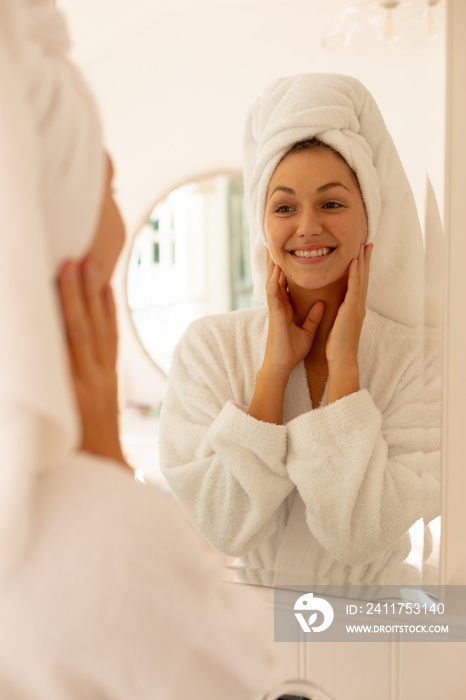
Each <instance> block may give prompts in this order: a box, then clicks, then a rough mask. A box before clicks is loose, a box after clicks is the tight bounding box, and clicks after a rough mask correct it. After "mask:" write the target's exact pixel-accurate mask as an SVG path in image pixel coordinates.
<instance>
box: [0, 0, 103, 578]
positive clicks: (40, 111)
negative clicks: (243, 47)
mask: <svg viewBox="0 0 466 700" xmlns="http://www.w3.org/2000/svg"><path fill="white" fill-rule="evenodd" d="M67 51H68V38H67V34H66V29H65V26H64V23H63V20H62V17H61V15H60V14H59V13H58V11H57V10H56V9H55V8H53V7H51V6H50V4H49V3H48V2H47V3H46V2H40V1H38V2H35V3H28V2H25V1H23V2H21V1H18V0H3V2H2V4H1V5H0V80H1V84H2V93H1V96H0V99H1V102H2V104H1V106H0V192H1V195H0V226H1V230H2V233H1V235H0V241H1V251H0V260H1V261H2V271H1V273H0V285H1V288H0V323H1V325H2V343H0V366H1V370H0V454H1V455H2V462H1V464H0V575H1V573H3V572H5V571H7V570H8V568H9V566H11V565H12V562H13V561H14V560H15V558H16V557H17V556H18V554H19V553H20V552H21V551H22V548H23V547H24V546H25V544H26V542H27V540H28V537H29V533H30V529H31V523H30V518H31V513H32V511H31V508H30V502H31V500H32V499H33V491H34V489H33V486H34V480H35V479H36V478H37V474H38V473H39V472H40V471H42V470H46V469H50V468H53V467H55V466H56V465H58V464H60V463H61V462H62V460H63V459H64V457H65V456H66V455H67V454H69V452H70V451H71V450H72V449H73V446H74V445H75V444H76V443H77V440H78V422H77V419H76V411H75V406H74V400H73V398H72V393H71V385H70V381H69V376H68V366H67V359H66V357H65V353H64V348H63V342H62V330H61V321H60V316H59V313H58V306H57V300H56V294H55V285H54V277H55V273H56V268H57V265H58V263H59V262H60V261H61V260H62V259H63V258H64V257H66V256H77V255H82V254H83V253H84V251H85V250H86V249H87V247H88V246H89V244H90V242H91V240H92V237H93V235H94V230H95V226H96V223H97V220H98V216H99V209H100V205H101V198H102V193H103V187H104V178H105V159H104V153H103V148H102V140H101V133H100V126H99V120H98V116H97V112H96V109H95V106H94V104H93V101H92V99H91V98H90V96H89V93H88V91H87V88H86V86H85V85H84V83H83V81H82V79H81V77H80V76H79V74H78V73H77V71H76V70H75V69H74V68H73V67H72V66H71V65H70V64H69V63H68V61H67V57H66V54H67Z"/></svg>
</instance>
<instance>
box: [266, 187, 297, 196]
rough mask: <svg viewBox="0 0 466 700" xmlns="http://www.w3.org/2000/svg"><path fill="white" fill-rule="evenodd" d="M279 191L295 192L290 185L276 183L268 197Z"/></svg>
mask: <svg viewBox="0 0 466 700" xmlns="http://www.w3.org/2000/svg"><path fill="white" fill-rule="evenodd" d="M277 191H280V192H286V194H296V192H295V191H294V190H292V189H291V187H284V186H283V185H277V187H275V189H274V190H273V192H271V193H270V194H269V198H270V197H271V196H272V195H273V194H275V192H277Z"/></svg>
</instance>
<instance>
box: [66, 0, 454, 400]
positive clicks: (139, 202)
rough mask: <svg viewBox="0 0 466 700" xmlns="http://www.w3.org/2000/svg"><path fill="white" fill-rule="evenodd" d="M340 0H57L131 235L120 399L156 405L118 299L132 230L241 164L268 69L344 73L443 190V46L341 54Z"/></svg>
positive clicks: (415, 168)
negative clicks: (92, 98)
mask: <svg viewBox="0 0 466 700" xmlns="http://www.w3.org/2000/svg"><path fill="white" fill-rule="evenodd" d="M346 4H348V3H347V2H345V1H344V0H327V2H325V3H323V2H321V1H320V0H287V2H286V3H285V2H284V1H280V2H277V1H276V0H234V1H233V0H197V1H196V2H195V1H194V0H152V1H150V2H148V1H147V0H131V2H128V1H127V0H118V1H116V0H80V1H79V2H78V1H77V0H58V5H59V6H60V7H61V8H62V9H64V10H65V12H66V13H67V16H68V17H69V22H70V26H71V30H72V35H73V40H74V44H75V47H76V51H75V54H76V59H77V61H78V62H79V63H80V64H81V66H82V68H83V70H84V72H85V73H86V74H87V76H88V79H89V81H90V83H91V84H92V86H93V87H94V89H95V92H96V94H97V96H98V100H99V104H100V108H101V112H102V116H103V121H104V126H105V132H106V137H107V143H108V146H109V148H110V150H111V153H112V155H113V158H114V161H115V165H116V171H117V177H116V189H117V197H118V200H119V202H120V204H121V207H122V210H123V213H124V216H125V219H126V222H127V226H128V244H127V249H126V251H125V254H124V255H123V258H122V262H121V264H120V267H119V270H118V272H117V275H116V280H115V281H116V288H117V294H118V297H119V301H120V302H122V304H121V308H122V311H121V315H120V316H121V317H120V328H121V337H122V344H121V358H120V364H121V372H122V398H123V400H125V401H136V402H147V403H151V404H157V403H158V402H159V401H160V400H161V398H162V395H163V388H164V380H163V377H162V376H161V375H160V374H159V373H157V372H156V371H155V370H154V368H153V367H152V365H151V363H150V361H149V360H148V358H147V356H146V354H145V353H144V351H143V350H142V349H141V348H140V346H139V344H138V342H137V340H136V339H135V337H134V333H133V330H132V325H131V322H130V320H129V315H128V314H127V312H126V309H125V305H124V302H125V297H124V276H125V264H126V260H127V255H128V251H129V246H130V241H131V237H132V235H133V234H134V232H135V231H136V230H137V228H138V226H139V225H140V223H141V222H142V220H143V218H144V216H145V215H146V214H147V213H148V211H149V210H150V208H151V207H152V205H153V204H154V203H155V201H156V200H157V199H158V198H159V197H160V196H161V195H162V194H164V193H165V192H166V191H167V190H168V189H170V188H171V187H172V186H173V185H176V184H178V183H179V182H180V181H184V180H186V179H187V178H189V177H190V176H196V175H199V174H202V173H205V172H212V171H218V170H224V169H227V170H235V169H240V168H241V141H242V131H243V122H244V116H245V113H246V110H247V108H248V106H249V104H250V103H251V102H252V100H253V99H254V98H255V97H256V96H257V95H258V94H259V92H260V91H261V90H262V89H263V87H264V86H265V85H266V84H267V83H268V82H269V81H271V80H272V79H273V78H275V77H277V76H280V75H290V74H293V73H298V72H308V71H333V72H344V73H349V74H351V75H354V76H356V77H358V78H359V79H360V80H362V81H363V82H364V83H365V84H366V85H367V86H368V87H369V89H370V90H371V91H372V92H373V94H374V96H375V97H376V99H377V100H378V102H379V105H380V107H381V110H382V112H383V114H384V116H385V119H386V121H387V124H388V126H389V128H390V129H391V131H392V134H393V137H394V139H395V142H396V143H397V145H398V148H399V151H400V154H401V156H402V160H403V162H404V164H405V168H406V170H407V171H408V174H409V175H410V177H411V179H412V181H413V183H414V187H415V191H416V194H417V196H418V198H419V199H422V194H423V183H424V180H423V174H424V168H425V167H427V168H428V170H429V172H430V175H431V177H432V180H433V184H434V186H435V188H436V191H437V195H438V197H439V200H440V203H441V202H442V199H443V148H444V142H443V125H444V56H443V49H442V46H440V47H438V48H437V49H434V50H432V51H429V52H427V51H425V50H409V51H406V50H405V51H402V50H399V51H388V50H380V51H379V52H377V53H376V54H374V55H372V56H367V55H360V56H358V55H341V54H332V53H330V52H328V51H324V50H323V49H322V48H321V46H320V40H321V37H322V34H323V32H324V31H325V29H326V28H327V27H328V26H329V24H330V23H331V22H332V20H333V19H334V17H335V16H336V14H337V12H338V10H339V9H340V8H341V7H343V6H344V5H346Z"/></svg>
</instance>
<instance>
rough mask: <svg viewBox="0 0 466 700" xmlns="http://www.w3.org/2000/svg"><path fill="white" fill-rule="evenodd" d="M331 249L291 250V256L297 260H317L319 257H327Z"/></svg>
mask: <svg viewBox="0 0 466 700" xmlns="http://www.w3.org/2000/svg"><path fill="white" fill-rule="evenodd" d="M332 250H333V248H318V249H317V250H293V255H296V256H297V257H298V258H318V257H320V256H321V255H328V254H329V253H330V252H331V251H332Z"/></svg>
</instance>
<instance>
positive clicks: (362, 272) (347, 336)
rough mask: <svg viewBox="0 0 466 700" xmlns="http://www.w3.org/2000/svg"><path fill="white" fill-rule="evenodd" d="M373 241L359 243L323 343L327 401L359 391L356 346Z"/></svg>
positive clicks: (364, 307) (360, 326)
mask: <svg viewBox="0 0 466 700" xmlns="http://www.w3.org/2000/svg"><path fill="white" fill-rule="evenodd" d="M373 247H374V246H373V244H372V243H369V244H368V245H364V244H361V247H360V250H359V255H358V257H357V259H355V260H352V261H351V263H350V266H349V270H348V289H347V292H346V295H345V299H344V301H343V303H342V305H341V306H340V308H339V310H338V314H337V317H336V319H335V322H334V324H333V328H332V330H331V331H330V333H329V336H328V339H327V345H326V351H325V352H326V356H327V362H328V370H329V391H328V399H327V400H328V402H329V403H330V402H331V401H336V400H337V399H339V398H343V396H346V395H348V394H350V393H353V391H358V390H359V365H358V349H359V339H360V337H361V330H362V324H363V322H364V318H365V315H366V297H367V288H368V285H369V269H370V260H371V253H372V248H373Z"/></svg>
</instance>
